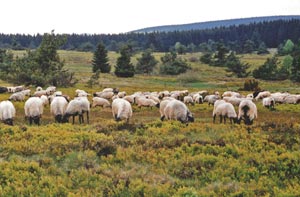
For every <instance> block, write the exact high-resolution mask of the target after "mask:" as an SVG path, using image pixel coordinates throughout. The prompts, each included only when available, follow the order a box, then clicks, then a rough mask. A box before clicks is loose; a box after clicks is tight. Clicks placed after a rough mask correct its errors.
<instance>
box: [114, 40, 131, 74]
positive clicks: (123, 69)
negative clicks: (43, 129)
mask: <svg viewBox="0 0 300 197" xmlns="http://www.w3.org/2000/svg"><path fill="white" fill-rule="evenodd" d="M120 54H121V56H120V57H119V58H118V59H117V65H116V66H115V75H116V76H117V77H133V76H134V72H135V71H134V67H133V64H132V63H131V62H130V58H131V51H130V47H129V46H128V45H125V46H123V47H122V49H121V51H120Z"/></svg>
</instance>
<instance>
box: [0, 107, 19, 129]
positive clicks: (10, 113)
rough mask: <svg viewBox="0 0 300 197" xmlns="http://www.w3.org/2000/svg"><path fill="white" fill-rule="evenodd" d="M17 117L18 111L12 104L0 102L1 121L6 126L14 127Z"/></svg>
mask: <svg viewBox="0 0 300 197" xmlns="http://www.w3.org/2000/svg"><path fill="white" fill-rule="evenodd" d="M15 116H16V109H15V107H14V105H13V104H12V102H10V101H2V102H0V120H2V121H3V123H4V124H8V125H13V119H14V117H15Z"/></svg>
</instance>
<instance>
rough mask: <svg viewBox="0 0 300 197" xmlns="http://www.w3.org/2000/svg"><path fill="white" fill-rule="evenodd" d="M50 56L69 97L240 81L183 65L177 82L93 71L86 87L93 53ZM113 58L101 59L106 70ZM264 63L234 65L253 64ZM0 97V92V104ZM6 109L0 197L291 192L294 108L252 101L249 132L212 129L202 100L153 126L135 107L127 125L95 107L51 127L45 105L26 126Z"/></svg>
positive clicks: (295, 175) (270, 86)
mask: <svg viewBox="0 0 300 197" xmlns="http://www.w3.org/2000/svg"><path fill="white" fill-rule="evenodd" d="M21 54H22V53H20V52H19V55H21ZM59 54H60V56H61V58H62V59H64V60H65V63H66V67H67V68H69V69H70V70H71V71H74V72H75V73H76V77H77V78H78V79H79V83H78V84H77V85H76V86H75V87H71V88H58V89H59V90H61V91H63V92H64V93H65V94H68V95H70V96H71V97H74V95H75V90H76V89H78V88H79V89H84V90H86V91H87V92H89V93H93V92H96V91H100V90H102V89H103V88H104V87H118V88H119V89H120V90H121V91H126V92H127V93H128V94H132V93H134V92H137V91H160V90H183V89H188V90H189V91H190V92H192V91H199V90H204V89H205V90H208V91H209V92H211V93H213V92H214V91H219V92H220V93H221V94H222V93H223V92H224V91H226V90H238V89H239V88H242V87H243V83H244V79H237V78H234V77H229V75H228V73H226V71H225V70H224V68H214V67H210V66H208V65H205V64H201V63H200V62H191V66H192V71H190V72H189V73H187V74H182V75H180V76H160V75H152V76H144V75H135V76H134V77H133V78H116V77H115V76H114V75H113V74H100V79H99V84H98V85H95V86H94V87H92V88H91V87H88V86H87V81H88V80H89V77H90V76H91V74H92V73H91V60H92V53H87V52H72V51H59ZM162 55H163V54H155V57H156V58H157V59H159V57H160V56H162ZM117 57H118V54H116V53H111V52H110V53H109V59H110V63H111V65H112V66H114V65H115V62H116V59H117ZM137 57H139V54H137V55H135V56H134V57H133V58H132V61H133V62H136V58H137ZM182 57H183V58H186V59H187V60H189V59H190V58H191V57H196V58H199V57H200V54H199V53H195V54H186V55H183V56H182ZM268 57H270V55H264V56H257V55H252V54H249V55H244V56H242V57H241V58H242V61H244V62H249V63H250V64H251V65H253V67H257V66H259V65H261V64H263V63H264V61H265V60H266V58H268ZM250 69H253V68H250ZM189 78H192V79H193V80H191V81H192V82H188V81H189ZM1 85H9V84H6V83H5V82H2V84H1ZM259 85H260V87H261V88H263V89H267V90H270V91H272V92H275V91H289V92H291V93H299V92H300V91H299V84H294V83H291V82H290V81H283V82H267V81H259ZM32 91H34V87H32ZM242 93H243V94H244V95H246V94H248V93H250V92H242ZM8 97H9V94H8V93H7V94H1V95H0V100H5V99H7V98H8ZM89 99H90V100H91V98H89ZM14 105H15V107H16V110H17V116H16V118H15V126H12V127H11V126H6V125H4V124H2V123H1V124H0V144H1V146H0V196H299V195H300V168H299V164H300V152H299V149H300V135H299V134H300V124H299V123H300V116H299V111H300V105H288V104H282V105H276V107H275V110H272V111H270V110H269V109H267V108H264V107H263V106H262V104H261V101H258V102H256V105H257V107H258V119H256V120H255V121H254V124H253V125H252V126H246V125H244V124H241V125H231V124H219V123H215V124H213V123H212V109H213V107H212V106H209V105H208V104H207V103H204V104H196V105H194V106H188V107H189V109H190V110H191V112H192V113H193V114H194V117H195V122H194V123H190V124H188V125H185V124H181V123H179V122H177V121H164V122H161V121H160V114H159V111H158V109H157V108H153V109H146V108H141V109H140V108H138V107H137V106H133V117H132V119H131V120H130V122H129V123H128V124H127V123H124V122H115V121H114V120H113V117H112V113H111V110H110V109H109V108H105V109H102V108H100V107H97V108H92V109H91V112H90V117H91V118H90V124H87V123H84V124H82V125H79V124H78V122H76V123H75V124H74V125H73V124H70V123H68V124H56V123H54V118H53V117H52V116H51V115H50V109H49V106H46V107H45V109H44V114H43V116H42V124H41V126H35V125H33V126H30V125H29V124H28V123H27V122H25V120H24V109H23V107H24V102H15V103H14Z"/></svg>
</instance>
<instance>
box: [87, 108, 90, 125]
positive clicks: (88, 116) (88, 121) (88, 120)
mask: <svg viewBox="0 0 300 197" xmlns="http://www.w3.org/2000/svg"><path fill="white" fill-rule="evenodd" d="M86 121H87V123H88V124H89V123H90V114H89V112H88V111H87V112H86Z"/></svg>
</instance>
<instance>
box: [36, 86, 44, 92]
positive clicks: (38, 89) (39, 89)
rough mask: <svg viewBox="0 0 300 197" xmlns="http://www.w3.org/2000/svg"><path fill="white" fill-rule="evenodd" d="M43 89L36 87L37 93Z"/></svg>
mask: <svg viewBox="0 0 300 197" xmlns="http://www.w3.org/2000/svg"><path fill="white" fill-rule="evenodd" d="M41 90H43V88H42V87H41V86H38V87H36V89H35V91H41Z"/></svg>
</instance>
